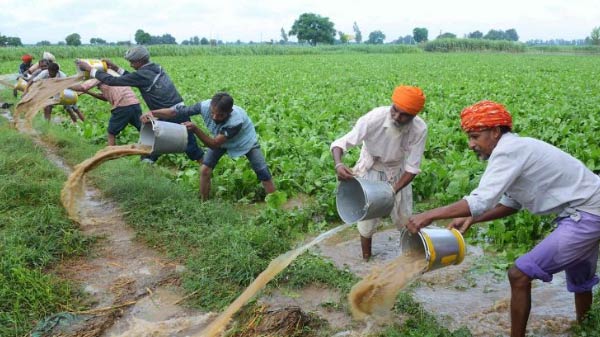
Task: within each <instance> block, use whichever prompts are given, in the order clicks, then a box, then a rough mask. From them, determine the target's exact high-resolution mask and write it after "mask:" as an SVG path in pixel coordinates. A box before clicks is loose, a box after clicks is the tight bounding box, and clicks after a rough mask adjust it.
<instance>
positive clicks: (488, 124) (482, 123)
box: [460, 101, 512, 132]
mask: <svg viewBox="0 0 600 337" xmlns="http://www.w3.org/2000/svg"><path fill="white" fill-rule="evenodd" d="M460 126H461V127H462V128H463V130H465V132H471V131H482V130H485V129H490V128H493V127H496V126H508V127H510V128H512V117H511V116H510V113H509V112H508V111H506V108H504V105H502V104H499V103H496V102H492V101H481V102H479V103H475V104H473V105H471V106H469V107H466V108H464V109H463V111H462V112H461V113H460Z"/></svg>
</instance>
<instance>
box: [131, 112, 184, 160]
mask: <svg viewBox="0 0 600 337" xmlns="http://www.w3.org/2000/svg"><path fill="white" fill-rule="evenodd" d="M187 137H188V135H187V129H186V127H185V125H181V124H177V123H169V122H163V121H158V120H152V122H151V123H145V124H142V128H141V129H140V140H139V143H140V144H142V145H147V146H152V154H164V153H181V152H185V150H186V148H187V140H188V138H187Z"/></svg>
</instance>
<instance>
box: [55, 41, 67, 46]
mask: <svg viewBox="0 0 600 337" xmlns="http://www.w3.org/2000/svg"><path fill="white" fill-rule="evenodd" d="M56 44H57V45H59V46H64V45H66V43H65V41H58V43H56Z"/></svg>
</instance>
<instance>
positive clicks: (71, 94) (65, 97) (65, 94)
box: [59, 89, 77, 105]
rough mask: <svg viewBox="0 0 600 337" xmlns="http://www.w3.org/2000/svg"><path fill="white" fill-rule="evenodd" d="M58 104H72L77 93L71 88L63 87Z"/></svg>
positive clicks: (75, 99)
mask: <svg viewBox="0 0 600 337" xmlns="http://www.w3.org/2000/svg"><path fill="white" fill-rule="evenodd" d="M59 104H62V105H73V104H77V93H76V92H75V91H73V90H71V89H65V90H63V91H62V92H61V93H60V101H59Z"/></svg>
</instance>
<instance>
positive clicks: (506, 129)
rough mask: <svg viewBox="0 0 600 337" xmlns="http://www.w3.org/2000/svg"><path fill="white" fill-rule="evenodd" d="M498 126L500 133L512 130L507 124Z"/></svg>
mask: <svg viewBox="0 0 600 337" xmlns="http://www.w3.org/2000/svg"><path fill="white" fill-rule="evenodd" d="M499 128H500V132H501V133H502V134H505V133H507V132H512V129H511V127H510V126H508V125H502V126H499Z"/></svg>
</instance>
